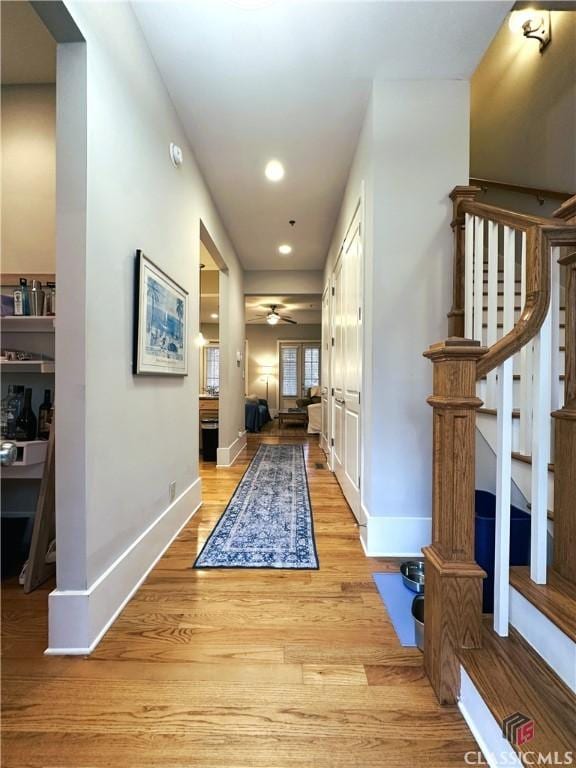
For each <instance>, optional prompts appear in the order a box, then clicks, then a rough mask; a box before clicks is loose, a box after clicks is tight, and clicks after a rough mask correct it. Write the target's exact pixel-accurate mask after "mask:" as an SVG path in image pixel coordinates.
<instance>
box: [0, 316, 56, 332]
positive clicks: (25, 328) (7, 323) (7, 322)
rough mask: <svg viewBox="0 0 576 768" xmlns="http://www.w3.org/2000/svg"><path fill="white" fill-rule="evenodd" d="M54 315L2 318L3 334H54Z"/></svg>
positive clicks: (0, 320) (0, 323) (0, 319)
mask: <svg viewBox="0 0 576 768" xmlns="http://www.w3.org/2000/svg"><path fill="white" fill-rule="evenodd" d="M55 323H56V317H55V316H54V315H38V316H36V315H5V316H4V317H1V318H0V327H1V328H2V331H3V333H8V332H9V333H54V328H55Z"/></svg>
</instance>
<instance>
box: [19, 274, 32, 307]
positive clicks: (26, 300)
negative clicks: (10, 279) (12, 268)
mask: <svg viewBox="0 0 576 768" xmlns="http://www.w3.org/2000/svg"><path fill="white" fill-rule="evenodd" d="M20 290H21V291H22V314H23V315H29V314H30V293H29V291H28V280H27V279H26V278H25V277H21V278H20Z"/></svg>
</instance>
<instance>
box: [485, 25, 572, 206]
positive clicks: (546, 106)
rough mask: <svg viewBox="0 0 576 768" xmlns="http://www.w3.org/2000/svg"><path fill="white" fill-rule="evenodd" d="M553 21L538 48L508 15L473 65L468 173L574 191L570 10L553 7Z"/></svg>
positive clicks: (529, 200) (534, 204) (531, 201)
mask: <svg viewBox="0 0 576 768" xmlns="http://www.w3.org/2000/svg"><path fill="white" fill-rule="evenodd" d="M551 27H552V38H551V42H550V44H549V45H548V47H547V48H546V49H545V50H544V52H543V53H540V51H539V46H538V43H537V42H536V41H534V40H526V39H525V38H524V37H523V35H522V34H521V33H514V32H512V31H511V30H510V28H509V26H508V20H507V19H506V21H505V22H504V24H503V25H502V27H501V28H500V31H499V32H498V34H497V35H496V37H495V38H494V40H493V41H492V43H491V45H490V47H489V48H488V50H487V51H486V53H485V54H484V57H483V59H482V61H481V62H480V64H479V66H478V68H477V69H476V71H475V73H474V76H473V77H472V94H471V95H472V118H471V158H470V165H471V175H472V176H476V177H480V178H487V179H495V180H497V181H504V182H509V183H512V184H522V185H526V186H532V187H538V186H541V187H544V188H547V189H553V190H558V191H561V192H571V193H572V194H574V192H576V141H575V140H574V137H575V136H576V78H575V76H574V73H575V72H576V13H574V11H572V10H566V11H552V12H551ZM497 201H498V200H497ZM498 202H499V201H498ZM526 202H527V203H528V204H531V205H532V209H533V210H534V211H535V212H537V213H541V212H542V209H540V208H539V207H538V206H537V203H536V202H535V201H534V200H533V199H530V198H528V200H527V201H526ZM519 203H520V204H521V205H522V200H520V201H519ZM552 205H553V204H552ZM556 207H558V204H556ZM548 211H549V208H548Z"/></svg>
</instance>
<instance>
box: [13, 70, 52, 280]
mask: <svg viewBox="0 0 576 768" xmlns="http://www.w3.org/2000/svg"><path fill="white" fill-rule="evenodd" d="M1 112H2V272H4V273H11V274H21V275H27V274H53V273H54V271H55V265H56V254H55V247H56V138H55V129H56V88H55V86H54V85H3V86H2V110H1Z"/></svg>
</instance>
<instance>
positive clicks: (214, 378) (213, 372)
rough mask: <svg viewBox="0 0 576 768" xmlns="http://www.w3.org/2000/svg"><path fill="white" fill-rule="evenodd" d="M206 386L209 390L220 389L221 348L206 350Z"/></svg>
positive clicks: (214, 347)
mask: <svg viewBox="0 0 576 768" xmlns="http://www.w3.org/2000/svg"><path fill="white" fill-rule="evenodd" d="M204 385H205V387H206V389H207V390H210V389H214V390H215V391H218V390H219V389H220V347H217V346H209V347H205V348H204Z"/></svg>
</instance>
